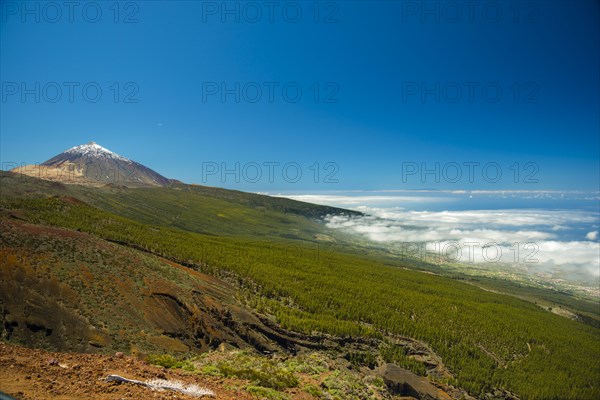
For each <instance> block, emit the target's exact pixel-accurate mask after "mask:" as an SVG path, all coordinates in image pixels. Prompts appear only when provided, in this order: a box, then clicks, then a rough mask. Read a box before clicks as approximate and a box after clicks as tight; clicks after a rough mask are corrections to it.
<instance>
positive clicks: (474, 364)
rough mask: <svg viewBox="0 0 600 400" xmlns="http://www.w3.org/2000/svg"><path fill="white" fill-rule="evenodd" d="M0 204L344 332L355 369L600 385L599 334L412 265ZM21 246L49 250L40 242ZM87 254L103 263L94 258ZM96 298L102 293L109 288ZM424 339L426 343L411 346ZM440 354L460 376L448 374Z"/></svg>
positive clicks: (304, 330)
mask: <svg viewBox="0 0 600 400" xmlns="http://www.w3.org/2000/svg"><path fill="white" fill-rule="evenodd" d="M1 200H2V201H1V202H0V206H1V207H2V208H3V209H4V210H6V211H5V212H6V213H8V215H7V217H8V218H11V219H16V220H17V221H21V220H25V221H27V223H28V224H33V225H39V226H42V227H43V226H47V225H50V226H56V227H63V228H67V229H69V230H70V232H75V230H77V231H82V232H86V233H87V234H90V235H93V236H95V237H99V238H102V239H103V240H109V241H112V242H118V243H121V245H123V246H124V245H127V246H128V247H130V248H133V249H139V250H143V251H145V252H146V253H147V252H152V253H154V254H157V255H160V256H162V257H165V258H168V259H170V260H171V261H172V262H177V263H180V264H186V265H189V266H193V267H194V268H197V269H199V270H201V271H203V272H205V273H209V274H211V275H213V276H216V277H220V278H222V279H228V280H230V281H231V282H232V283H234V284H235V285H236V288H237V296H236V298H237V299H240V300H241V301H242V303H243V304H246V305H247V306H248V307H250V308H252V309H253V310H256V312H259V313H261V314H264V315H268V316H269V320H270V321H276V323H277V324H278V325H279V326H280V327H281V328H282V329H285V330H286V331H287V332H289V331H293V332H296V334H295V335H300V337H303V338H306V339H303V342H304V343H305V344H308V345H311V346H315V345H317V346H319V343H331V342H334V343H335V340H336V339H335V338H339V339H337V340H339V342H338V343H340V345H338V346H335V349H334V351H335V352H336V354H339V356H340V357H344V358H346V359H347V360H351V362H352V363H355V364H356V365H357V368H360V367H366V368H370V367H369V366H372V365H373V364H375V365H378V364H380V363H384V362H387V363H394V364H397V365H399V366H401V367H403V368H406V369H409V370H411V371H413V372H415V373H418V374H421V375H425V374H427V375H428V377H429V378H428V379H430V380H432V381H434V382H436V381H437V382H441V383H443V382H445V383H448V382H450V383H452V385H454V386H460V387H462V388H464V389H467V390H468V391H469V393H471V394H473V395H476V396H478V397H489V396H488V395H487V394H489V393H496V388H498V389H501V390H509V391H511V392H515V393H517V394H518V395H519V396H521V397H522V398H530V399H548V398H578V399H586V398H589V399H593V398H597V397H598V395H599V393H600V388H599V387H598V386H597V384H596V382H598V381H599V375H598V374H599V372H598V371H600V368H599V367H600V365H599V363H598V360H600V355H599V351H598V347H597V343H598V340H599V339H600V330H599V329H597V328H593V327H590V326H586V325H584V324H581V323H578V322H576V321H571V320H568V319H566V318H562V317H559V316H557V315H554V314H552V313H550V312H547V311H545V310H542V309H541V308H539V307H537V306H535V305H534V304H531V303H528V302H525V301H522V300H519V299H516V298H514V297H510V296H505V295H502V294H498V293H493V292H488V291H485V290H482V289H480V288H477V287H475V286H472V285H469V284H466V283H463V282H460V281H457V280H453V279H449V278H445V277H441V276H436V275H431V274H424V273H420V272H416V271H411V270H409V269H406V268H398V267H399V266H403V264H398V265H395V266H393V265H383V264H381V263H379V262H377V261H376V260H373V259H372V258H370V257H362V256H356V255H350V254H344V253H341V252H337V251H330V252H324V253H321V252H315V251H314V248H313V247H311V246H310V245H309V244H305V243H302V242H301V241H296V242H293V243H294V251H290V247H289V244H291V243H292V241H284V240H281V241H274V240H268V239H264V240H256V239H252V238H247V237H241V238H240V237H226V236H222V237H217V236H213V235H200V234H198V233H192V232H188V231H182V230H180V229H175V228H167V227H159V226H153V225H148V224H142V223H139V222H135V221H131V220H127V219H125V218H122V217H118V216H115V215H114V214H110V213H107V212H104V211H100V210H97V209H94V208H93V207H90V206H89V205H86V204H84V203H81V202H78V201H73V199H70V198H64V197H63V198H47V197H41V196H33V197H29V198H27V197H20V198H6V197H3V198H2V199H1ZM16 243H21V244H22V245H23V246H25V248H26V249H27V248H28V247H31V249H36V248H39V247H40V245H39V244H38V245H35V244H34V243H35V242H33V241H32V240H17V241H16ZM11 246H12V245H11ZM5 247H8V246H5ZM42 248H43V247H42ZM65 249H66V250H67V251H66V252H65V253H64V257H65V258H68V259H70V258H72V257H79V256H78V254H79V253H80V250H79V249H78V248H77V247H72V246H71V247H69V246H66V247H65ZM139 250H137V251H139ZM29 252H31V250H25V253H26V254H29ZM85 258H86V259H89V262H92V263H96V262H99V260H98V258H93V257H92V255H91V254H90V255H89V256H88V255H86V256H85ZM134 264H135V263H134ZM95 268H96V271H102V267H101V265H100V266H97V267H95ZM123 268H126V266H123ZM167 271H168V270H167ZM165 272H166V271H165ZM93 275H94V274H93ZM116 282H118V280H116ZM134 282H135V280H134ZM96 296H97V301H99V302H101V301H104V300H103V299H104V295H103V292H102V291H101V292H98V293H97V294H96ZM106 315H107V318H111V315H113V314H112V313H108V314H106ZM39 332H44V331H43V330H40V331H39ZM268 337H269V339H271V340H274V339H275V338H277V337H278V336H275V335H273V332H271V333H270V334H269V335H268ZM296 337H298V336H296ZM415 340H417V341H419V342H420V343H424V344H425V345H424V347H423V349H421V350H418V351H417V352H412V351H411V346H412V345H411V344H410V343H412V342H414V341H415ZM289 342H290V339H289V338H288V339H285V340H284V343H289ZM369 343H376V345H374V346H373V345H371V346H369ZM357 345H358V346H357ZM426 349H431V351H432V352H433V353H432V354H435V355H436V356H434V355H430V354H428V352H427V350H426ZM437 359H441V360H442V361H443V364H444V365H445V366H446V369H445V370H444V371H448V373H449V374H450V375H447V374H445V373H444V374H440V371H439V369H438V365H439V363H438V362H437V361H436V360H437ZM500 393H503V392H500ZM492 397H493V398H511V397H510V396H508V395H507V396H505V395H502V394H500V395H494V396H492Z"/></svg>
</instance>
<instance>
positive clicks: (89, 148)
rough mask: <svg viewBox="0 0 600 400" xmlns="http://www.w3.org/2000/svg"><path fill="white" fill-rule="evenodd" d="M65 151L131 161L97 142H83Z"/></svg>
mask: <svg viewBox="0 0 600 400" xmlns="http://www.w3.org/2000/svg"><path fill="white" fill-rule="evenodd" d="M65 153H68V154H77V155H80V156H91V157H99V158H112V159H117V160H121V161H127V162H131V160H130V159H128V158H125V157H123V156H120V155H118V154H117V153H113V152H112V151H110V150H108V149H107V148H105V147H102V146H100V145H99V144H98V143H96V142H89V143H86V144H82V145H80V146H75V147H71V148H70V149H69V150H66V151H65Z"/></svg>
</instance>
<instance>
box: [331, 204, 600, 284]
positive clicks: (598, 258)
mask: <svg viewBox="0 0 600 400" xmlns="http://www.w3.org/2000/svg"><path fill="white" fill-rule="evenodd" d="M360 210H361V211H363V212H365V213H366V215H365V216H362V217H347V216H330V217H328V219H327V226H328V227H330V228H333V229H340V230H343V231H344V232H347V233H354V234H357V235H360V236H362V237H364V238H366V239H369V240H372V241H374V242H378V243H384V244H388V245H390V246H392V247H397V246H401V245H404V244H408V243H415V242H416V243H425V244H426V248H427V250H429V251H433V252H434V253H437V254H441V253H443V251H444V250H448V251H451V250H453V248H456V247H457V245H458V246H459V247H460V248H461V250H460V251H461V255H460V257H459V258H454V257H455V256H454V255H451V256H450V258H453V259H454V260H455V261H457V262H475V263H490V260H494V261H495V262H502V263H507V264H514V263H515V262H518V263H520V264H521V265H523V264H525V266H526V268H527V269H528V270H530V271H539V272H557V271H558V272H560V271H563V272H565V273H568V274H571V275H573V274H575V275H576V276H577V278H578V279H580V278H581V275H585V276H587V277H588V279H589V278H594V279H597V278H598V277H599V276H600V243H598V242H594V241H592V242H590V241H565V240H560V238H559V237H558V236H557V235H558V231H563V230H568V229H569V227H570V226H572V225H573V224H594V223H596V222H597V218H596V217H595V216H594V215H593V214H591V213H588V212H583V211H553V210H466V211H439V212H436V211H407V210H403V209H399V208H370V207H360ZM586 237H587V239H589V240H595V239H597V232H595V231H594V232H590V233H588V234H587V235H586ZM436 246H437V247H436ZM486 246H489V248H486ZM496 252H499V253H498V254H499V257H498V259H497V260H496ZM441 255H442V256H446V255H447V254H441ZM575 275H573V276H575Z"/></svg>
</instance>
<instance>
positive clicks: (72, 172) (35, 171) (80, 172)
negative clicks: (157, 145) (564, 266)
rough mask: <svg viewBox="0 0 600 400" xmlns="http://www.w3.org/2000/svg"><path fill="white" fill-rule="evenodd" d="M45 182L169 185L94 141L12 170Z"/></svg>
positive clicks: (146, 169)
mask: <svg viewBox="0 0 600 400" xmlns="http://www.w3.org/2000/svg"><path fill="white" fill-rule="evenodd" d="M13 171H14V172H19V173H22V174H25V175H31V176H35V177H38V178H42V179H47V180H53V181H60V182H63V183H74V184H80V185H91V186H99V185H106V184H114V185H119V186H127V187H148V186H168V185H170V183H171V182H170V180H169V179H167V178H165V177H164V176H162V175H160V174H159V173H158V172H156V171H153V170H151V169H150V168H148V167H146V166H144V165H142V164H140V163H138V162H135V161H133V160H130V159H129V158H126V157H123V156H121V155H119V154H117V153H114V152H112V151H110V150H108V149H107V148H105V147H102V146H100V145H99V144H98V143H96V142H94V141H91V142H88V143H86V144H81V145H79V146H75V147H71V148H70V149H68V150H65V151H64V152H62V153H60V154H58V155H57V156H54V157H52V158H51V159H49V160H47V161H45V162H43V163H41V164H40V165H37V166H32V165H26V166H24V167H18V168H15V169H13Z"/></svg>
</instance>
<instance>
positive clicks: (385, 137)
mask: <svg viewBox="0 0 600 400" xmlns="http://www.w3.org/2000/svg"><path fill="white" fill-rule="evenodd" d="M467 3H468V2H467ZM53 4H58V5H59V7H61V9H56V6H48V3H44V2H35V1H32V2H27V3H26V4H25V5H23V3H20V2H12V1H4V2H2V4H1V6H2V9H1V12H2V21H1V25H0V33H1V35H0V36H1V37H0V45H1V60H0V68H1V71H0V72H1V81H2V99H1V101H2V102H1V104H0V105H1V107H2V110H1V111H2V114H1V118H0V134H1V135H0V160H1V161H2V163H4V164H3V169H6V166H9V165H12V164H10V163H13V162H16V163H19V164H20V163H34V162H42V161H44V160H46V159H48V158H50V157H52V156H53V155H55V154H57V153H59V152H61V151H63V150H65V149H66V148H69V147H72V146H75V145H78V144H82V143H86V142H88V141H91V140H94V141H96V142H98V143H99V144H101V145H103V146H104V147H107V148H109V149H111V150H113V151H115V152H117V153H119V154H121V155H124V156H127V157H129V158H132V159H134V160H136V161H139V162H141V163H143V164H145V165H147V166H149V167H151V168H153V169H155V170H157V171H158V172H160V173H162V174H163V175H165V176H168V177H172V178H177V179H181V180H183V181H186V182H190V183H191V182H195V183H201V184H208V185H212V186H224V187H229V188H238V189H242V190H248V191H268V192H274V191H279V190H288V191H289V190H309V191H311V190H312V191H319V190H352V189H361V190H377V189H419V188H431V189H456V190H459V189H489V190H499V189H515V190H545V189H548V190H598V189H599V179H600V178H599V172H598V170H599V163H600V155H599V152H600V139H599V136H600V135H599V131H600V126H599V110H600V100H599V93H600V90H599V89H600V87H599V86H600V82H599V73H598V71H600V59H599V57H600V43H599V38H600V32H599V29H600V28H599V21H600V18H599V3H598V2H597V1H580V2H577V1H569V2H567V1H543V2H512V1H507V2H504V1H503V2H482V3H480V4H479V5H478V6H476V7H474V8H473V9H469V8H467V6H465V5H464V4H465V2H455V3H452V2H451V5H450V6H449V5H448V4H449V3H448V2H436V1H433V2H428V3H426V4H427V5H426V7H428V9H426V10H423V9H422V7H423V3H422V2H408V1H380V2H367V1H340V2H320V3H318V15H317V14H316V9H315V5H314V2H312V1H308V2H304V1H301V2H286V1H282V2H279V3H278V4H279V5H278V6H276V7H275V8H274V9H271V8H270V6H269V4H271V3H269V2H234V1H232V2H227V3H222V2H220V1H219V2H201V1H197V2H193V1H187V2H180V3H177V2H169V3H166V2H164V3H163V2H160V1H145V2H124V3H118V7H115V3H113V2H80V5H79V6H78V7H77V8H75V9H74V10H69V9H68V8H66V7H65V6H61V4H63V3H62V2H55V3H53ZM223 4H227V6H226V7H228V8H229V10H233V13H228V12H227V10H225V9H224V8H223V7H224V6H223ZM490 4H491V5H490ZM53 7H54V8H53ZM453 7H454V8H453ZM84 10H85V12H84ZM236 10H239V11H236ZM271 10H273V14H270V11H271ZM69 11H73V13H72V16H70V15H69ZM97 11H100V12H101V15H100V16H99V17H96V15H97V14H96V12H97ZM117 11H118V13H117ZM257 11H259V12H261V13H262V14H261V16H260V17H257V15H258V14H256V12H257ZM298 11H300V12H301V16H298V15H299V14H298ZM58 13H60V15H59V14H58ZM236 13H237V14H238V15H236ZM71 17H72V21H70V19H71ZM236 17H237V18H238V21H236ZM36 18H37V19H38V21H36ZM95 19H96V20H97V22H93V21H94V20H95ZM115 20H116V22H115ZM253 20H256V21H254V22H253ZM294 20H297V21H296V22H293V21H294ZM315 20H316V21H315ZM115 83H117V84H118V89H117V86H116V85H115ZM36 84H37V85H39V89H36V88H37V87H36ZM236 84H239V90H237V89H236ZM69 85H71V87H72V88H73V99H72V101H71V99H70V98H69V90H68V88H69ZM86 85H87V86H86ZM57 87H59V88H61V93H60V95H59V94H58V92H57V91H56V88H57ZM84 87H86V90H87V92H84V90H83V88H84ZM269 87H271V88H273V92H272V94H273V98H272V101H271V99H270V98H269V94H270V93H269ZM23 88H25V89H26V90H29V92H25V93H23V90H22V89H23ZM97 88H100V90H101V91H102V96H101V97H100V98H99V99H98V101H96V102H93V101H92V100H94V97H95V90H96V89H97ZM223 88H225V90H228V92H227V94H225V96H224V97H223V96H222V94H223V91H222V89H223ZM257 88H260V89H261V96H260V97H259V96H258V95H257V91H256V89H257ZM284 88H285V90H284ZM298 88H299V89H300V90H301V91H302V97H301V98H300V99H299V100H297V101H295V102H294V101H293V100H294V98H295V97H296V92H297V90H298ZM484 88H485V90H484ZM459 90H460V92H459ZM470 90H473V91H472V92H470ZM498 90H499V91H500V92H499V91H498ZM236 91H237V95H238V96H239V101H236ZM115 93H118V95H119V96H118V99H115ZM315 93H317V94H318V98H315ZM498 93H501V96H500V97H498V96H497V95H498ZM36 95H37V96H39V101H36V100H37V99H36ZM86 96H87V97H86ZM436 96H437V98H436ZM126 99H127V100H133V101H134V102H126V101H125V100H126ZM326 100H327V101H326ZM53 101H55V102H53ZM271 162H274V163H279V164H265V163H271ZM236 163H239V178H238V182H236V177H235V173H231V174H227V175H225V176H224V177H223V176H222V175H221V174H220V172H221V170H222V169H223V167H225V168H228V169H231V170H235V169H236ZM315 163H317V164H315ZM328 163H330V164H328ZM477 163H478V164H477ZM268 165H272V167H269V166H268ZM257 166H259V167H260V171H261V173H262V175H260V178H259V179H257V171H258V169H257ZM284 166H286V171H287V174H284V171H283V170H284ZM470 166H471V167H470ZM484 167H485V168H484ZM269 168H273V169H272V170H271V172H272V173H273V176H272V179H271V180H272V182H271V181H270V180H269V178H268V175H269ZM470 168H472V169H471V170H470ZM423 169H429V170H433V171H434V172H432V173H430V174H425V175H423V174H422V170H423ZM315 170H318V171H319V174H318V176H316V175H315ZM215 171H216V172H215ZM297 171H301V172H302V177H301V178H298V177H297ZM435 171H437V172H435ZM498 171H500V172H501V173H502V176H501V177H500V178H497V172H498ZM516 171H519V174H518V175H515V173H516ZM469 172H471V173H472V179H469V177H468V176H469ZM458 173H460V175H457V174H458ZM436 174H437V175H439V176H436ZM296 180H297V181H296ZM315 181H316V182H315Z"/></svg>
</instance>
